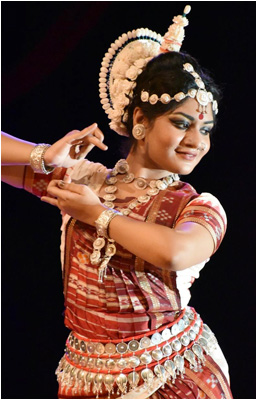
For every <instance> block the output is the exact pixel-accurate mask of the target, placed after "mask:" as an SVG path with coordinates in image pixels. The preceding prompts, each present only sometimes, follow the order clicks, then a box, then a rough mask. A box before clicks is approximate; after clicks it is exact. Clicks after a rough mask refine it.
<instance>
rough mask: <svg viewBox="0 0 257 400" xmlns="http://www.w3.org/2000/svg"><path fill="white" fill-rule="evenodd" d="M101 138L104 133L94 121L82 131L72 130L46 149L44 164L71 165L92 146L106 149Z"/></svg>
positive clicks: (66, 166) (82, 156)
mask: <svg viewBox="0 0 257 400" xmlns="http://www.w3.org/2000/svg"><path fill="white" fill-rule="evenodd" d="M103 140H104V135H103V133H102V132H101V130H100V129H99V128H98V127H97V124H96V123H94V124H92V125H90V126H89V127H87V128H85V129H83V130H82V131H78V130H73V131H71V132H69V133H67V135H65V136H64V137H63V138H62V139H60V140H58V141H57V142H55V143H54V144H53V145H52V146H51V147H49V148H48V149H47V151H46V152H45V155H44V161H45V164H46V165H48V166H50V167H65V168H69V167H72V166H73V165H75V164H76V163H77V162H78V160H80V159H82V158H85V157H86V156H87V154H88V153H89V152H90V151H91V150H92V149H93V147H94V146H97V147H99V149H101V150H107V146H106V145H105V144H104V143H103Z"/></svg>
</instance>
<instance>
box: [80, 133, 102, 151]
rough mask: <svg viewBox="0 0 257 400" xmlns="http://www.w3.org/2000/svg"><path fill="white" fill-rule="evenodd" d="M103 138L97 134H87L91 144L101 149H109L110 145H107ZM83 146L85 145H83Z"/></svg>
mask: <svg viewBox="0 0 257 400" xmlns="http://www.w3.org/2000/svg"><path fill="white" fill-rule="evenodd" d="M101 139H102V138H100V139H99V138H97V137H96V136H93V135H88V136H87V141H88V142H89V143H91V144H93V145H94V146H97V147H99V149H101V150H107V149H108V146H106V144H104V143H102V140H101ZM82 147H83V146H82Z"/></svg>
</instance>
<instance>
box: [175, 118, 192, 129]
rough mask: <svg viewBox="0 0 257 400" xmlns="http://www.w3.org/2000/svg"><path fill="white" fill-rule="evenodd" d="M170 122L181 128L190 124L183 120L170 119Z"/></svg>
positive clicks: (185, 127)
mask: <svg viewBox="0 0 257 400" xmlns="http://www.w3.org/2000/svg"><path fill="white" fill-rule="evenodd" d="M171 122H172V123H173V125H174V126H175V127H176V128H178V129H182V130H185V129H188V128H189V126H190V124H189V122H187V121H183V120H181V121H180V120H174V119H171Z"/></svg>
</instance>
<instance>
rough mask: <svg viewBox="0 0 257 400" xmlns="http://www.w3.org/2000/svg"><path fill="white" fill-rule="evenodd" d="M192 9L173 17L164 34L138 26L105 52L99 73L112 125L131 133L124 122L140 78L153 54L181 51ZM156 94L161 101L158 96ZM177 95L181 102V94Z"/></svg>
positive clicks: (104, 105) (102, 95) (104, 100)
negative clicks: (126, 110)
mask: <svg viewBox="0 0 257 400" xmlns="http://www.w3.org/2000/svg"><path fill="white" fill-rule="evenodd" d="M190 10H191V7H190V6H186V7H185V9H184V13H183V15H178V16H176V17H174V18H173V24H172V25H170V27H169V29H168V32H167V33H166V34H165V35H164V37H162V36H161V35H160V34H158V33H156V32H153V31H151V30H150V29H148V28H140V29H136V30H133V31H132V32H128V33H124V34H123V35H121V36H120V37H119V38H118V39H117V40H116V41H115V42H114V43H112V44H111V46H110V48H109V49H108V51H107V53H106V54H105V56H104V58H103V60H102V64H101V70H100V75H99V92H100V99H101V104H102V107H103V109H104V110H105V112H106V113H107V114H108V118H109V119H110V120H111V122H110V124H109V125H110V128H111V129H112V130H114V131H115V132H117V133H118V134H120V135H123V136H129V135H128V132H127V128H126V126H125V124H124V122H126V119H127V114H126V113H125V112H124V109H125V108H126V107H127V106H128V104H129V102H130V97H131V96H132V95H133V90H134V88H135V87H136V82H135V81H136V79H137V77H138V76H139V75H140V74H141V73H142V71H143V69H144V68H145V66H146V64H147V63H148V62H149V61H150V60H151V59H152V58H153V57H155V56H157V55H158V54H160V53H165V52H169V51H177V52H178V51H180V48H181V45H182V42H183V39H184V35H185V33H184V27H186V26H187V25H188V19H187V18H186V15H187V14H188V13H189V12H190ZM145 93H147V92H145ZM187 95H189V94H186V95H185V96H187ZM154 96H156V97H157V100H158V96H157V95H154ZM174 97H175V96H174ZM175 98H176V101H179V100H177V99H178V96H176V97H175ZM143 101H144V100H143ZM151 104H155V103H151Z"/></svg>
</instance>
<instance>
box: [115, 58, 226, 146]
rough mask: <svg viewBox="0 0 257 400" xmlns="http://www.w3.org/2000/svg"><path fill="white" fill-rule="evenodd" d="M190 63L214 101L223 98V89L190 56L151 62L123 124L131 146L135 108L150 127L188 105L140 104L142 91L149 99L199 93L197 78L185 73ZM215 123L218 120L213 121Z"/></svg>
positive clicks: (138, 84) (138, 85)
mask: <svg viewBox="0 0 257 400" xmlns="http://www.w3.org/2000/svg"><path fill="white" fill-rule="evenodd" d="M185 63H190V64H192V65H193V67H194V70H195V71H196V72H197V73H198V74H199V75H200V77H201V78H202V80H203V82H204V83H205V88H206V90H207V91H210V92H211V93H212V94H213V98H214V100H217V101H219V100H220V98H221V93H220V89H219V88H218V86H217V85H216V84H215V83H214V81H213V79H212V78H211V77H210V74H209V73H208V72H207V71H206V70H205V71H203V69H201V67H200V65H199V63H198V62H197V61H196V60H195V59H194V58H193V57H191V56H190V55H189V54H187V53H177V52H168V53H163V54H160V55H158V56H156V57H154V58H153V59H152V60H151V61H149V62H148V64H147V65H146V68H145V69H144V71H143V72H142V73H141V74H140V75H139V76H138V78H137V80H136V84H137V85H136V87H135V89H134V92H133V97H131V98H130V103H129V105H128V106H127V108H126V110H125V111H127V113H128V118H127V121H123V123H124V125H125V126H126V128H127V130H128V133H129V135H130V138H131V140H132V144H134V143H135V139H134V138H133V136H132V128H133V113H134V110H135V108H136V107H140V109H141V110H142V111H143V114H144V115H145V117H146V118H147V119H148V121H149V123H150V124H151V123H153V122H154V120H155V119H156V118H157V117H159V116H160V115H163V114H165V113H167V112H169V111H173V110H175V109H176V108H177V107H178V106H179V105H181V104H182V103H183V102H185V101H186V100H187V99H188V97H186V98H185V99H184V100H182V101H180V102H176V101H175V100H172V101H171V102H170V103H168V104H162V103H161V102H160V101H158V102H157V103H156V104H155V105H151V104H150V103H149V102H142V101H141V97H140V96H141V91H142V90H146V91H147V92H148V93H149V95H150V96H151V95H152V94H157V95H158V96H159V97H160V96H161V95H162V94H163V93H168V94H169V95H170V96H171V97H173V96H174V95H175V94H176V93H179V92H184V93H187V92H188V90H189V89H191V88H195V89H198V86H197V84H196V82H195V80H194V77H193V76H192V75H191V74H190V73H188V72H186V71H184V70H183V64H185ZM214 120H216V117H215V118H214Z"/></svg>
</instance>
